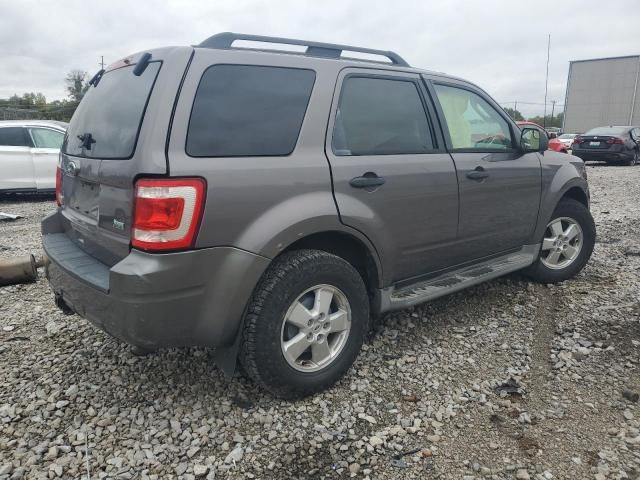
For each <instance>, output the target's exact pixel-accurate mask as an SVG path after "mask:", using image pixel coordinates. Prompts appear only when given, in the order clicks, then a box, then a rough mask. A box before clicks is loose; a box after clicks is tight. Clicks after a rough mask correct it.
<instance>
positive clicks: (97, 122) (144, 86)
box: [63, 62, 160, 159]
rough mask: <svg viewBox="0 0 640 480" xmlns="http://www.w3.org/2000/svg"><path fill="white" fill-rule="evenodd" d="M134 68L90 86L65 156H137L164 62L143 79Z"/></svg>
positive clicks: (74, 120)
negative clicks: (147, 107) (136, 149)
mask: <svg viewBox="0 0 640 480" xmlns="http://www.w3.org/2000/svg"><path fill="white" fill-rule="evenodd" d="M133 68H134V67H133V65H131V66H128V67H123V68H118V69H117V70H111V71H109V72H107V73H105V74H104V75H103V77H102V78H101V79H100V81H99V82H98V85H97V86H95V87H89V90H87V93H86V94H85V96H84V98H83V99H82V101H81V102H80V105H79V106H78V109H77V110H76V111H75V113H74V114H73V118H72V119H71V123H70V124H69V129H68V130H67V131H68V136H67V141H66V143H65V145H63V150H64V152H65V153H68V154H69V155H76V156H79V157H88V158H105V159H126V158H130V157H131V156H132V155H133V152H134V150H135V147H136V142H137V140H138V132H139V131H140V126H141V125H142V118H143V117H144V111H145V108H146V106H147V101H148V99H149V96H150V95H151V90H152V89H153V84H154V82H155V80H156V77H157V76H158V71H159V70H160V62H151V63H149V65H148V66H147V68H146V69H145V70H144V72H143V73H142V75H140V76H139V77H137V76H135V75H134V74H133ZM89 134H90V135H91V137H90V138H88V137H87V136H88V135H89ZM83 138H84V139H85V141H83V140H82V139H83Z"/></svg>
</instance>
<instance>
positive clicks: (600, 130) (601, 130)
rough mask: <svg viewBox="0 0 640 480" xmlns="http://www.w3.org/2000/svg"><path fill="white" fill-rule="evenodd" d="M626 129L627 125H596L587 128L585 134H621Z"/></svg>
mask: <svg viewBox="0 0 640 480" xmlns="http://www.w3.org/2000/svg"><path fill="white" fill-rule="evenodd" d="M627 130H629V129H628V128H627V127H597V128H592V129H591V130H589V131H588V132H587V133H585V135H622V134H623V133H625V132H626V131H627Z"/></svg>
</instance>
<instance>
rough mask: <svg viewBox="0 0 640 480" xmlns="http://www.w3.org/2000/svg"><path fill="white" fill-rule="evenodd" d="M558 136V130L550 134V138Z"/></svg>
mask: <svg viewBox="0 0 640 480" xmlns="http://www.w3.org/2000/svg"><path fill="white" fill-rule="evenodd" d="M557 137H558V135H556V132H551V133H550V134H549V138H557Z"/></svg>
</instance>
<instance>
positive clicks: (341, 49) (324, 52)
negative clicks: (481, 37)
mask: <svg viewBox="0 0 640 480" xmlns="http://www.w3.org/2000/svg"><path fill="white" fill-rule="evenodd" d="M239 41H240V42H251V43H252V44H256V43H257V44H263V45H264V46H254V45H252V46H238V45H234V43H235V42H239ZM269 44H271V45H269ZM287 46H289V47H291V46H294V47H300V46H301V47H307V48H306V49H298V50H283V49H281V48H282V47H284V48H286V47H287ZM194 47H196V48H213V49H220V50H234V51H238V52H242V51H249V52H262V53H265V54H267V55H268V54H284V55H298V56H301V57H306V58H308V59H309V60H310V61H313V60H330V61H338V62H342V63H345V65H361V64H362V63H372V64H374V65H375V66H376V68H380V67H382V68H385V67H386V68H393V69H394V70H397V69H401V70H404V71H410V72H414V73H423V74H428V75H437V76H441V77H447V78H451V79H456V80H460V81H464V82H466V83H471V82H468V81H467V80H465V79H463V78H459V77H455V76H452V75H447V74H445V73H442V72H435V71H430V70H424V69H421V68H416V67H412V66H411V65H409V63H408V62H407V61H406V60H404V59H403V58H402V57H401V56H400V55H398V54H397V53H395V52H393V51H390V50H376V49H372V48H363V47H354V46H351V45H340V44H333V43H322V42H314V41H307V40H298V39H292V38H280V37H266V36H261V35H248V34H243V33H232V32H223V33H218V34H216V35H213V36H211V37H209V38H207V39H206V40H204V41H203V42H201V43H200V44H198V45H194ZM345 54H346V55H345ZM353 54H355V56H353ZM376 57H377V58H376Z"/></svg>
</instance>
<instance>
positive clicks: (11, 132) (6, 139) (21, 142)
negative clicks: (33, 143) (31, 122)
mask: <svg viewBox="0 0 640 480" xmlns="http://www.w3.org/2000/svg"><path fill="white" fill-rule="evenodd" d="M0 146H6V147H28V146H29V142H28V141H27V132H26V131H25V129H24V128H22V127H5V128H0Z"/></svg>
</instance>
